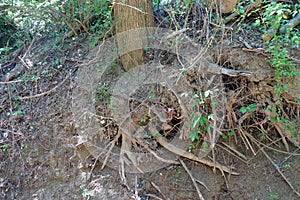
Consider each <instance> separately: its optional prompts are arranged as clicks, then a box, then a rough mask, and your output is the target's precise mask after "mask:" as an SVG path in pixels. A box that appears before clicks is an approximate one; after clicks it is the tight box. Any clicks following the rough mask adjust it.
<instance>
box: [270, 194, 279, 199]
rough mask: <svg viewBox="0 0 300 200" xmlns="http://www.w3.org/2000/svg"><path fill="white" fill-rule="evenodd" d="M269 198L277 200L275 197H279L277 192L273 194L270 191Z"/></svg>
mask: <svg viewBox="0 0 300 200" xmlns="http://www.w3.org/2000/svg"><path fill="white" fill-rule="evenodd" d="M269 199H270V200H277V199H279V195H278V194H273V193H271V194H270V195H269Z"/></svg>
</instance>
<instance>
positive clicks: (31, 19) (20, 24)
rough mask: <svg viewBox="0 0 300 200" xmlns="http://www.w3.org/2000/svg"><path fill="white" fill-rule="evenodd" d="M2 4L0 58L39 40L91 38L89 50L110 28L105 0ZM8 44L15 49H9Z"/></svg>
mask: <svg viewBox="0 0 300 200" xmlns="http://www.w3.org/2000/svg"><path fill="white" fill-rule="evenodd" d="M4 3H6V4H8V5H9V6H8V8H6V10H5V12H1V14H0V31H1V33H4V34H1V38H0V41H1V42H2V44H1V46H0V55H1V54H2V55H3V54H5V53H7V52H9V51H10V50H11V49H13V48H14V47H15V46H16V47H20V46H21V45H22V44H24V43H26V42H28V41H31V40H32V39H33V38H36V37H43V36H50V37H51V36H61V35H66V36H68V37H69V36H79V35H82V34H85V35H89V36H90V37H91V39H92V43H93V44H92V46H93V45H95V44H97V41H98V39H99V38H103V37H105V36H109V34H110V29H111V27H112V16H111V3H110V1H107V0H97V1H92V0H89V1H81V0H75V1H71V0H65V1H53V0H46V1H40V0H35V1H29V0H16V1H12V0H11V1H4ZM3 13H4V14H3ZM2 37H5V38H2ZM93 39H94V40H93ZM12 41H13V42H14V43H15V44H16V45H14V46H13V45H12ZM3 42H4V43H3Z"/></svg>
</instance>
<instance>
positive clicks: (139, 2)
mask: <svg viewBox="0 0 300 200" xmlns="http://www.w3.org/2000/svg"><path fill="white" fill-rule="evenodd" d="M114 21H115V29H116V33H117V35H116V39H117V46H118V49H119V53H120V54H121V56H120V58H121V63H122V65H123V67H124V69H125V70H126V71H128V70H130V69H131V68H133V67H135V66H137V65H141V64H143V48H144V47H145V45H146V42H147V41H146V40H145V38H146V34H148V33H147V32H145V31H135V32H133V33H132V32H131V33H130V34H119V33H122V32H124V31H129V30H132V29H137V28H145V27H152V26H154V18H153V11H152V1H151V0H126V1H124V0H116V2H115V3H114ZM132 45H134V46H132ZM129 46H130V48H129ZM132 47H133V49H135V50H134V51H131V52H128V49H132Z"/></svg>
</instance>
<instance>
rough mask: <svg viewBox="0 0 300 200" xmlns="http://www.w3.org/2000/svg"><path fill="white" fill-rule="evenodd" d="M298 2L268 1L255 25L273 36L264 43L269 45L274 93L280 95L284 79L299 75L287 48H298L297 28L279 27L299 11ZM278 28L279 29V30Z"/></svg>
mask: <svg viewBox="0 0 300 200" xmlns="http://www.w3.org/2000/svg"><path fill="white" fill-rule="evenodd" d="M299 7H300V4H295V5H292V4H287V3H281V2H270V3H269V4H267V5H266V7H265V8H266V9H265V11H264V13H263V14H262V18H261V19H257V20H256V21H255V23H254V25H255V26H260V25H263V27H264V30H263V31H264V34H265V35H270V36H271V37H273V38H272V39H271V40H270V41H267V42H266V43H267V44H268V46H269V53H270V55H271V56H270V59H269V61H270V63H271V65H272V66H273V67H274V69H275V80H276V82H277V85H276V87H275V92H276V94H278V95H280V94H281V93H283V92H285V91H286V88H287V86H286V85H284V80H286V79H289V80H293V79H295V77H296V76H298V75H299V72H297V69H296V66H295V63H293V62H292V61H291V59H290V57H289V52H288V49H289V48H299V46H300V36H299V35H300V31H299V29H294V30H293V29H291V30H283V29H282V28H281V27H283V25H285V24H286V23H287V22H288V20H289V19H290V18H292V17H294V16H295V15H296V14H297V13H298V12H299V11H298V10H299ZM279 30H280V31H279Z"/></svg>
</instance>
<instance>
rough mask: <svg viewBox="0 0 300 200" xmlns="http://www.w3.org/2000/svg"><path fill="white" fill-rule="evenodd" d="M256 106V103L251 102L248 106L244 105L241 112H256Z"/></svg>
mask: <svg viewBox="0 0 300 200" xmlns="http://www.w3.org/2000/svg"><path fill="white" fill-rule="evenodd" d="M256 107H257V105H256V104H250V105H248V106H246V107H244V106H243V107H241V108H240V112H241V113H242V114H245V113H246V112H248V111H250V112H254V111H255V110H256Z"/></svg>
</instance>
